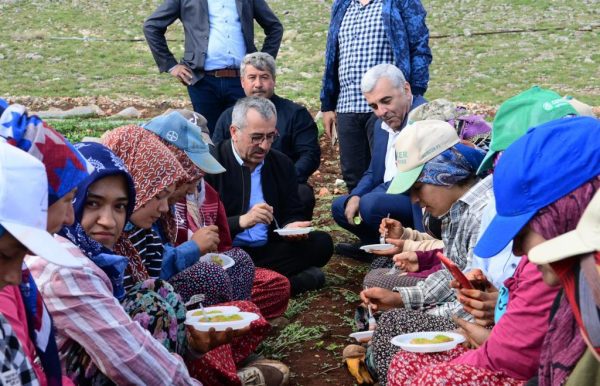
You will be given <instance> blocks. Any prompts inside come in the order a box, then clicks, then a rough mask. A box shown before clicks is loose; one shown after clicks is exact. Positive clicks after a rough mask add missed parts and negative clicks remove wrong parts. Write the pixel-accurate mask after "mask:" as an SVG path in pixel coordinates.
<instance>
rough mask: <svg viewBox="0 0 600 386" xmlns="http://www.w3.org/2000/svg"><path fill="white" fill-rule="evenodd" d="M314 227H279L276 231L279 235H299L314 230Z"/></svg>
mask: <svg viewBox="0 0 600 386" xmlns="http://www.w3.org/2000/svg"><path fill="white" fill-rule="evenodd" d="M312 230H313V227H305V228H279V229H275V230H274V232H275V233H277V234H278V235H279V236H298V235H305V234H308V233H310V232H312Z"/></svg>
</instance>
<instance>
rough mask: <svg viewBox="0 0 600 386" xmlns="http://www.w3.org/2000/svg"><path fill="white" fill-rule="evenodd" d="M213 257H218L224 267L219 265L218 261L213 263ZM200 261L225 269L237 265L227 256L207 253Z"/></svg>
mask: <svg viewBox="0 0 600 386" xmlns="http://www.w3.org/2000/svg"><path fill="white" fill-rule="evenodd" d="M213 256H214V257H215V258H217V257H218V258H219V259H221V260H222V261H223V265H221V264H219V263H217V262H216V261H213ZM200 261H204V262H207V263H215V264H217V265H221V266H222V267H223V269H227V268H231V267H233V266H234V265H235V260H233V259H232V258H231V257H229V256H227V255H226V254H224V253H207V254H206V255H202V256H200Z"/></svg>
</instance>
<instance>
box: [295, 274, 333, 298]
mask: <svg viewBox="0 0 600 386" xmlns="http://www.w3.org/2000/svg"><path fill="white" fill-rule="evenodd" d="M289 279H290V286H291V287H292V296H294V295H298V294H299V293H302V292H305V291H312V290H316V289H319V288H322V287H323V286H324V285H325V274H324V273H323V271H321V268H317V267H309V268H306V269H305V270H304V271H302V272H300V273H298V274H296V275H294V276H292V277H290V278H289Z"/></svg>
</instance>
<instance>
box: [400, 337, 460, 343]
mask: <svg viewBox="0 0 600 386" xmlns="http://www.w3.org/2000/svg"><path fill="white" fill-rule="evenodd" d="M453 340H454V339H452V338H450V337H449V336H446V335H436V336H434V337H433V338H431V339H428V338H414V339H411V340H410V344H438V343H446V342H452V341H453Z"/></svg>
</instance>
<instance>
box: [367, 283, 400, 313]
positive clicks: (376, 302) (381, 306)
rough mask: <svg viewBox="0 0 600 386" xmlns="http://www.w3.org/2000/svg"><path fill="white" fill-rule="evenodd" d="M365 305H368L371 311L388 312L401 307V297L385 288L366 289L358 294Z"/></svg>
mask: <svg viewBox="0 0 600 386" xmlns="http://www.w3.org/2000/svg"><path fill="white" fill-rule="evenodd" d="M360 298H361V299H362V301H363V302H364V303H365V304H370V305H371V309H372V310H373V311H383V310H389V309H391V308H397V307H402V304H403V303H402V296H400V294H399V293H397V292H393V291H390V290H388V289H385V288H378V287H373V288H367V289H365V290H363V291H362V292H361V293H360Z"/></svg>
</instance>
